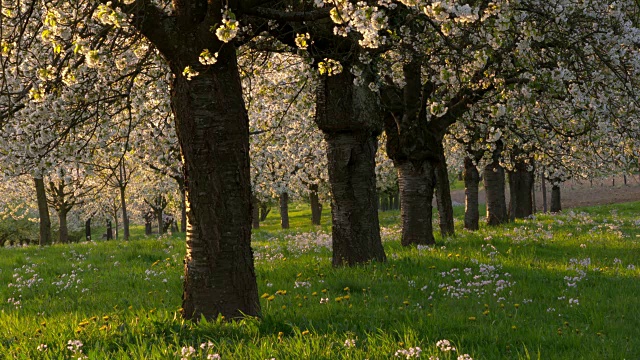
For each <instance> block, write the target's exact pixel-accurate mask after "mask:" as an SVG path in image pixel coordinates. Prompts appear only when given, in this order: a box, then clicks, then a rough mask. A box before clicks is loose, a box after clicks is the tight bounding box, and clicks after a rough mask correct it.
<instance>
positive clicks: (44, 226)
mask: <svg viewBox="0 0 640 360" xmlns="http://www.w3.org/2000/svg"><path fill="white" fill-rule="evenodd" d="M33 182H34V183H35V186H36V198H37V199H38V215H39V217H40V246H45V245H49V244H51V218H50V217H49V205H48V204H47V191H46V189H45V186H44V180H43V179H42V178H40V179H38V178H33Z"/></svg>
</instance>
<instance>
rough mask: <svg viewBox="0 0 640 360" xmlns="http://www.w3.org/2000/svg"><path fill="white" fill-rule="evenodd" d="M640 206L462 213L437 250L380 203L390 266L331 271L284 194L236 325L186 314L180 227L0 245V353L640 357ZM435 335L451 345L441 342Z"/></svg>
mask: <svg viewBox="0 0 640 360" xmlns="http://www.w3.org/2000/svg"><path fill="white" fill-rule="evenodd" d="M456 211H457V212H458V215H459V211H460V210H459V209H456ZM639 212H640V203H630V204H621V205H613V206H602V207H592V208H584V209H578V210H574V211H573V212H570V211H569V212H565V213H564V214H562V215H557V216H551V215H539V216H537V218H536V219H535V220H527V221H517V222H516V223H513V224H509V225H507V226H504V227H500V228H486V227H483V228H481V230H480V231H478V232H475V233H471V232H466V231H464V230H462V229H461V223H460V222H461V221H459V220H457V222H456V226H457V231H458V235H457V237H454V238H448V239H440V238H438V237H437V239H438V244H437V246H435V247H432V248H422V247H421V248H415V247H413V248H403V247H402V246H400V244H399V228H398V221H399V214H398V212H397V211H396V212H385V213H381V224H383V241H384V246H385V251H386V253H387V256H388V262H387V263H371V264H366V265H363V266H358V267H353V268H341V269H334V268H332V267H331V265H330V255H331V253H330V244H331V241H330V236H328V235H327V234H326V232H327V230H328V229H329V224H328V221H329V206H328V205H325V210H324V214H323V225H322V226H319V227H313V226H311V225H309V223H310V214H309V211H308V209H307V208H306V207H304V206H303V205H294V206H292V208H291V214H290V221H291V225H292V227H295V228H297V229H290V230H287V231H282V230H278V227H279V220H278V214H277V212H273V213H272V214H270V216H269V217H268V219H267V220H266V221H265V222H264V223H263V224H262V225H261V229H259V230H257V231H255V233H254V245H253V246H254V251H255V255H256V268H257V277H258V286H259V292H260V295H262V297H261V305H262V318H261V319H260V320H255V319H246V320H243V321H240V322H236V323H224V322H221V321H211V322H206V321H203V322H201V323H200V324H197V325H196V324H193V323H190V322H185V321H182V320H181V319H180V317H179V315H178V313H177V311H178V309H179V308H180V304H181V299H180V296H181V285H182V284H181V279H180V276H181V274H182V266H183V265H182V257H183V255H184V238H182V237H181V236H179V235H176V236H173V237H171V236H165V237H163V238H161V239H157V238H155V237H153V238H144V236H143V235H141V234H142V232H143V229H140V228H135V229H134V231H133V234H134V239H135V240H133V241H130V242H122V241H110V242H106V241H97V242H93V243H77V244H70V245H54V246H50V247H45V248H38V247H30V248H12V249H7V248H4V249H0V280H1V281H0V284H2V287H0V301H1V302H0V358H3V359H4V358H6V359H13V358H15V359H72V358H74V359H75V358H78V356H79V355H80V352H79V350H76V353H75V354H74V353H73V350H70V349H68V348H67V347H68V346H71V347H72V349H75V348H74V347H73V345H69V344H68V342H69V341H73V340H79V341H81V342H82V343H83V346H82V347H80V348H79V349H80V350H81V351H82V355H86V356H88V358H90V359H180V358H181V357H182V355H181V352H182V349H183V348H185V347H186V348H187V349H188V347H189V346H192V347H193V348H194V349H195V350H196V355H198V357H195V356H194V357H193V358H194V359H195V358H206V355H207V354H214V353H217V354H220V355H221V357H222V358H223V359H271V358H276V359H389V358H395V357H394V355H395V354H396V351H398V350H407V351H408V350H409V349H410V348H415V347H420V348H421V350H422V354H421V357H422V358H427V359H428V358H429V356H438V357H439V358H440V359H456V358H457V357H458V356H459V355H462V354H465V353H466V354H469V355H470V356H471V357H473V359H596V358H598V359H637V358H640V339H639V338H638V336H637V335H638V334H639V333H638V329H639V328H640V317H639V316H638V309H640V297H638V294H639V293H640V281H638V280H639V279H640V227H639V225H640V220H638V219H639V218H638V217H637V214H638V213H639ZM436 228H437V226H436ZM632 265H634V266H632ZM456 269H457V270H456ZM469 283H476V284H469ZM494 294H495V295H494ZM325 299H326V300H325ZM574 299H577V300H578V302H577V304H576V303H573V302H574V301H575V300H574ZM18 301H19V302H18ZM570 301H571V302H572V304H570ZM443 339H447V340H449V341H451V343H452V345H453V346H455V347H456V348H457V352H455V353H453V352H442V351H441V350H439V349H438V348H437V347H436V343H437V342H438V341H439V340H443ZM347 340H355V346H353V347H348V346H345V342H346V341H347ZM208 341H211V342H212V344H213V347H212V348H211V349H209V350H202V349H200V347H199V345H200V344H202V343H205V342H208ZM41 344H46V345H47V350H45V351H39V350H38V349H37V348H38V346H39V345H41ZM414 350H415V349H414ZM403 358H406V356H405V357H403Z"/></svg>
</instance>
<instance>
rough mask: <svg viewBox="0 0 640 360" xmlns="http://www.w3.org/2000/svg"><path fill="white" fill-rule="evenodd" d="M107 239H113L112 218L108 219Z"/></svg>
mask: <svg viewBox="0 0 640 360" xmlns="http://www.w3.org/2000/svg"><path fill="white" fill-rule="evenodd" d="M107 240H113V227H112V226H111V220H107Z"/></svg>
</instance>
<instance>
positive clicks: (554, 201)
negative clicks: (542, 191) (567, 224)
mask: <svg viewBox="0 0 640 360" xmlns="http://www.w3.org/2000/svg"><path fill="white" fill-rule="evenodd" d="M561 210H562V205H561V203H560V186H559V185H555V184H554V185H553V186H552V187H551V212H552V213H555V212H560V211H561Z"/></svg>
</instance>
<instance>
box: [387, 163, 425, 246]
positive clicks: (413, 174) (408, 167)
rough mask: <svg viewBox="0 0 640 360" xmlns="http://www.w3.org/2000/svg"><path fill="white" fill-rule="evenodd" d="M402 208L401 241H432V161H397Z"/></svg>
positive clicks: (413, 242)
mask: <svg viewBox="0 0 640 360" xmlns="http://www.w3.org/2000/svg"><path fill="white" fill-rule="evenodd" d="M396 169H397V170H398V185H399V186H400V202H401V203H402V205H401V207H402V210H401V211H400V217H401V218H402V241H401V243H402V245H403V246H409V245H431V244H435V239H434V237H433V223H432V217H433V205H432V204H433V193H434V190H435V183H434V179H435V176H434V175H435V169H434V166H433V164H432V163H431V162H429V161H423V162H422V163H420V164H417V165H416V164H413V163H411V162H409V161H406V162H402V163H396Z"/></svg>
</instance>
